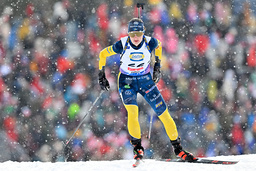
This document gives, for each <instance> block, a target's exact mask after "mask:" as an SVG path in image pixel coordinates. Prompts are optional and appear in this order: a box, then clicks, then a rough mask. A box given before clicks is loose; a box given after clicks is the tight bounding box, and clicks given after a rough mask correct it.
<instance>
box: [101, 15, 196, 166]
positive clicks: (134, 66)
mask: <svg viewBox="0 0 256 171" xmlns="http://www.w3.org/2000/svg"><path fill="white" fill-rule="evenodd" d="M144 32H145V27H144V23H143V21H142V20H141V19H139V18H133V19H132V20H130V21H129V24H128V36H126V37H123V38H121V40H119V41H117V42H116V43H115V44H114V45H111V46H108V47H106V48H105V49H103V50H102V51H101V52H100V54H99V84H100V86H101V89H102V90H109V88H110V86H109V82H108V80H107V79H106V76H105V64H106V58H107V57H108V56H112V55H115V54H120V72H119V75H118V86H119V93H120V96H121V98H122V101H123V104H124V106H125V108H126V110H127V113H128V119H127V120H128V121H127V126H128V132H129V134H130V136H131V143H132V145H133V146H134V150H133V151H134V158H135V159H142V158H143V152H144V148H143V147H142V145H141V129H140V124H139V120H138V115H139V109H138V104H137V94H138V93H140V94H141V95H142V96H143V97H144V98H145V99H146V101H147V102H148V103H149V105H150V106H151V107H152V108H153V109H154V111H155V112H156V114H157V116H158V117H159V119H160V120H161V122H162V123H163V125H164V128H165V130H166V133H167V135H168V137H169V138H170V141H171V144H172V145H173V149H174V152H175V154H176V155H177V156H178V157H180V158H181V159H183V160H185V161H190V162H191V161H194V160H197V159H196V158H195V157H194V156H193V155H192V154H191V153H189V152H187V151H185V150H184V149H183V148H182V146H181V144H180V138H179V136H178V131H177V128H176V124H175V122H174V120H173V119H172V117H171V115H170V113H169V112H168V109H167V106H166V103H165V101H164V99H163V97H162V95H161V94H160V92H159V90H158V88H157V86H156V83H157V82H158V81H159V79H160V77H161V72H160V67H161V65H160V62H161V57H162V46H161V42H160V41H159V40H157V39H156V38H153V37H149V36H145V35H144ZM152 52H154V53H155V64H154V68H153V78H152V76H151V73H150V62H151V53H152Z"/></svg>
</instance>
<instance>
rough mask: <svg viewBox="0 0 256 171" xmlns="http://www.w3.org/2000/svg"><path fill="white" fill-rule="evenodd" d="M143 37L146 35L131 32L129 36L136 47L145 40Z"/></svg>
mask: <svg viewBox="0 0 256 171" xmlns="http://www.w3.org/2000/svg"><path fill="white" fill-rule="evenodd" d="M143 35H144V33H143V32H140V31H134V32H130V33H129V36H130V39H131V42H132V44H134V45H135V46H138V45H139V44H140V43H141V41H142V39H143Z"/></svg>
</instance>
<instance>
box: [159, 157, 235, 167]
mask: <svg viewBox="0 0 256 171" xmlns="http://www.w3.org/2000/svg"><path fill="white" fill-rule="evenodd" d="M159 161H165V162H186V163H203V164H224V165H230V164H236V163H238V161H224V160H212V159H202V158H199V159H198V160H195V161H192V162H188V161H184V160H182V159H159Z"/></svg>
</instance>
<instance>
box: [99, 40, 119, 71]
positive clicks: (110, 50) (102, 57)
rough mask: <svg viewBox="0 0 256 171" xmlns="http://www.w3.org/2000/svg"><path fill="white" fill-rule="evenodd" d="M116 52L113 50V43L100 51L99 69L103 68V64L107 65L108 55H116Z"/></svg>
mask: <svg viewBox="0 0 256 171" xmlns="http://www.w3.org/2000/svg"><path fill="white" fill-rule="evenodd" d="M115 54H116V53H115V52H114V51H113V45H111V46H108V47H106V48H105V49H103V50H102V51H100V55H99V70H101V69H102V67H103V66H105V65H106V60H107V57H109V56H112V55H115Z"/></svg>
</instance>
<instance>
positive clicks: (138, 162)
mask: <svg viewBox="0 0 256 171" xmlns="http://www.w3.org/2000/svg"><path fill="white" fill-rule="evenodd" d="M140 162H141V159H137V160H136V162H135V163H134V164H133V165H132V166H133V167H138V166H139V164H140Z"/></svg>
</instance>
